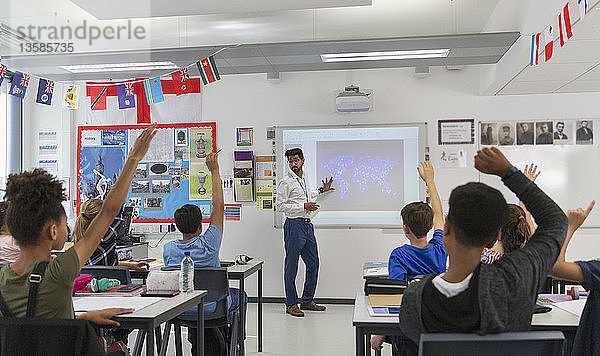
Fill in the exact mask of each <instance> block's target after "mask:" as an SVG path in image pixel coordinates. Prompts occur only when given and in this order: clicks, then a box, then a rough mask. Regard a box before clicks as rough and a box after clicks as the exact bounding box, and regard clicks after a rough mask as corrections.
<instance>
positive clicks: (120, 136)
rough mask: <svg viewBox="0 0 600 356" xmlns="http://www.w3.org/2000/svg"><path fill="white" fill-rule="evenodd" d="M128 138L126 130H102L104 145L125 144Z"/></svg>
mask: <svg viewBox="0 0 600 356" xmlns="http://www.w3.org/2000/svg"><path fill="white" fill-rule="evenodd" d="M126 138H127V133H126V132H125V130H102V145H103V146H125V143H126Z"/></svg>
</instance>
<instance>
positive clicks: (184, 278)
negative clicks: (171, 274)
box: [179, 252, 194, 293]
mask: <svg viewBox="0 0 600 356" xmlns="http://www.w3.org/2000/svg"><path fill="white" fill-rule="evenodd" d="M179 290H180V291H181V293H190V292H193V291H194V260H192V258H191V257H190V253H189V252H185V256H184V257H183V259H182V260H181V273H180V274H179Z"/></svg>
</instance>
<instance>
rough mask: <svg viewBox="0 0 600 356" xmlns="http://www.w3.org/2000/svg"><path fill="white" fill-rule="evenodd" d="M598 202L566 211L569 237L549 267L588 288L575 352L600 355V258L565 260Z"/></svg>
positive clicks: (556, 274) (556, 275) (576, 354)
mask: <svg viewBox="0 0 600 356" xmlns="http://www.w3.org/2000/svg"><path fill="white" fill-rule="evenodd" d="M595 204H596V202H595V201H592V203H591V204H590V205H589V206H588V207H587V209H586V210H583V209H581V208H579V209H577V210H569V211H568V212H567V217H568V218H569V227H568V229H567V237H566V239H565V243H564V244H563V247H562V249H561V250H560V254H559V255H558V259H557V260H556V263H555V264H554V267H553V268H552V271H550V275H551V276H552V277H554V278H558V279H564V280H568V281H572V282H579V283H581V285H582V286H583V287H584V288H585V289H586V290H588V291H589V295H588V298H587V301H586V302H585V307H584V308H583V313H582V314H581V319H580V320H579V327H577V333H576V334H575V341H574V342H573V350H572V352H571V355H572V356H580V355H581V356H583V355H600V260H590V261H577V262H566V261H565V255H566V253H567V246H569V242H570V241H571V237H573V234H574V233H575V231H576V230H577V229H578V228H579V227H580V226H581V225H582V224H583V222H584V221H585V219H586V218H587V217H588V215H590V212H591V211H592V208H593V207H594V205H595Z"/></svg>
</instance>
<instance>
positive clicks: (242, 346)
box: [238, 277, 246, 356]
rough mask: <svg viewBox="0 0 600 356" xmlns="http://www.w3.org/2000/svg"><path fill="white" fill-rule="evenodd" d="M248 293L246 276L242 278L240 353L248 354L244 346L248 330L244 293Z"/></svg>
mask: <svg viewBox="0 0 600 356" xmlns="http://www.w3.org/2000/svg"><path fill="white" fill-rule="evenodd" d="M245 294H246V291H245V287H244V278H243V277H242V278H240V335H239V338H238V339H239V341H240V355H242V356H244V355H246V348H245V347H244V335H245V331H246V320H245V318H244V315H245V310H244V309H245V308H244V295H245Z"/></svg>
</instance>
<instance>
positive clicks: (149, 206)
mask: <svg viewBox="0 0 600 356" xmlns="http://www.w3.org/2000/svg"><path fill="white" fill-rule="evenodd" d="M144 210H148V211H159V210H163V198H162V197H160V196H158V197H144Z"/></svg>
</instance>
